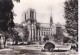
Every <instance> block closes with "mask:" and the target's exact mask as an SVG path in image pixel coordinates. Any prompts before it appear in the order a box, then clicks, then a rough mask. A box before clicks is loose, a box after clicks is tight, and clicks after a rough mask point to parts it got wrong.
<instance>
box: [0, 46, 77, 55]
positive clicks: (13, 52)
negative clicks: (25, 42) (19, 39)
mask: <svg viewBox="0 0 80 55" xmlns="http://www.w3.org/2000/svg"><path fill="white" fill-rule="evenodd" d="M26 48H27V47H26ZM0 55H78V54H77V53H76V54H73V53H71V54H68V53H66V52H41V51H39V50H26V49H25V48H24V47H23V49H19V48H18V47H15V46H14V48H6V49H1V50H0Z"/></svg>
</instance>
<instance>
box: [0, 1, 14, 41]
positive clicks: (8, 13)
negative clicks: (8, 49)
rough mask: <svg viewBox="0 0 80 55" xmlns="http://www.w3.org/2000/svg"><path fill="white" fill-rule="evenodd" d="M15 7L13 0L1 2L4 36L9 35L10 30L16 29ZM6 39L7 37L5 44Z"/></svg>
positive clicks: (1, 24) (0, 18)
mask: <svg viewBox="0 0 80 55" xmlns="http://www.w3.org/2000/svg"><path fill="white" fill-rule="evenodd" d="M13 6H14V5H13V2H12V0H0V32H1V33H2V34H4V33H5V34H6V33H9V30H11V29H12V28H13V27H14V22H13V12H12V9H13ZM5 34H4V35H5ZM6 39H7V38H6V37H5V42H6Z"/></svg>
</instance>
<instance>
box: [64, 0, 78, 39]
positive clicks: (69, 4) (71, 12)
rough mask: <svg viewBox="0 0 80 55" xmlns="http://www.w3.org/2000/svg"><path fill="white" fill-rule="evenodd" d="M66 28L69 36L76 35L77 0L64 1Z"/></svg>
mask: <svg viewBox="0 0 80 55" xmlns="http://www.w3.org/2000/svg"><path fill="white" fill-rule="evenodd" d="M65 18H66V26H65V27H66V30H67V32H68V33H69V35H70V36H73V37H75V36H76V37H78V0H69V1H66V2H65Z"/></svg>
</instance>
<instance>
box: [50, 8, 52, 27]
mask: <svg viewBox="0 0 80 55" xmlns="http://www.w3.org/2000/svg"><path fill="white" fill-rule="evenodd" d="M52 24H53V18H52V8H51V16H50V27H51V26H52Z"/></svg>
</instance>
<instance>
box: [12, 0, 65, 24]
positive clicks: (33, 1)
mask: <svg viewBox="0 0 80 55" xmlns="http://www.w3.org/2000/svg"><path fill="white" fill-rule="evenodd" d="M64 2H65V0H21V1H20V3H17V2H16V1H15V2H13V3H14V8H13V11H14V13H15V14H16V15H17V16H14V22H15V23H21V22H23V21H24V19H23V13H24V12H25V11H26V10H27V9H28V8H33V9H35V10H36V19H37V21H38V22H41V23H50V16H51V13H52V17H53V23H60V24H63V25H64V24H65V19H64Z"/></svg>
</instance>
